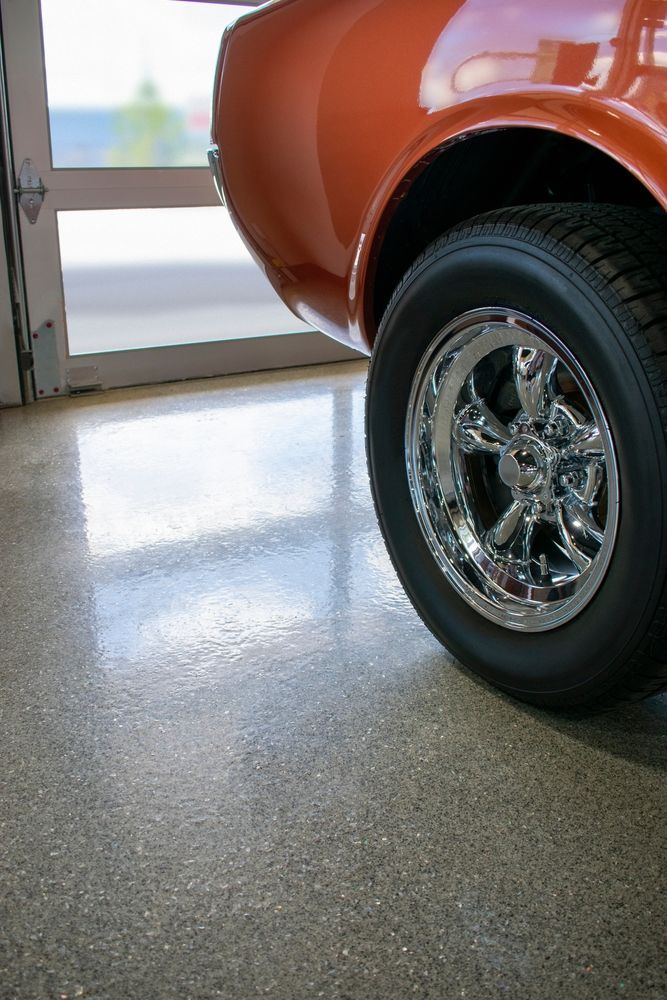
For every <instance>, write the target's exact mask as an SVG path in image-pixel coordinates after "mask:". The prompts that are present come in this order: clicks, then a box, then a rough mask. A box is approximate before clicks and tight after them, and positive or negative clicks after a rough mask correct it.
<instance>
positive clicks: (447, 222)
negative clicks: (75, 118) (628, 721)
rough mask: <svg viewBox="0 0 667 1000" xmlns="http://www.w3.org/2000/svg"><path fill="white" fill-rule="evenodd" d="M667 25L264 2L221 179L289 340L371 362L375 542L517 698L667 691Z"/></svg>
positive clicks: (225, 69)
mask: <svg viewBox="0 0 667 1000" xmlns="http://www.w3.org/2000/svg"><path fill="white" fill-rule="evenodd" d="M666 16H667V3H665V2H664V0H559V2H558V3H535V2H533V0H419V2H413V3H406V0H274V2H272V3H267V4H264V5H263V6H262V7H259V8H258V9H257V10H255V11H252V12H251V13H249V14H246V15H245V16H243V17H241V18H239V19H238V21H237V22H236V23H235V24H234V25H232V27H231V28H230V29H228V31H227V32H226V33H225V36H224V38H223V41H222V45H221V51H220V58H219V63H218V69H217V74H216V80H215V93H214V105H213V123H212V146H211V149H210V151H209V160H210V164H211V168H212V170H213V173H214V177H215V180H216V184H217V186H218V190H219V192H220V194H221V196H222V198H223V199H224V201H225V203H226V205H227V207H228V209H229V212H230V213H231V216H232V218H233V219H234V221H235V223H236V226H237V227H238V230H239V232H240V233H241V236H242V237H243V239H244V240H245V243H246V244H247V246H248V248H249V249H250V251H251V253H252V254H253V255H254V257H255V259H256V260H257V262H258V264H259V265H260V267H262V268H263V269H264V271H265V273H266V275H267V276H268V278H269V280H270V281H271V283H272V284H273V286H274V288H275V289H276V291H277V292H278V294H279V295H280V296H281V297H282V299H283V300H284V301H285V302H286V303H287V305H288V306H290V307H291V308H292V309H293V311H294V312H295V313H296V314H298V315H299V316H300V317H302V318H303V319H305V320H307V321H308V322H309V323H312V324H313V325H314V326H316V327H318V328H319V329H320V330H323V331H324V332H325V333H327V334H329V335H330V336H332V337H335V338H337V339H338V340H340V341H342V342H345V343H347V344H350V345H352V346H354V347H356V348H358V349H360V350H362V351H365V352H367V353H368V354H370V355H371V362H370V367H369V375H368V389H367V407H366V420H367V442H368V462H369V470H370V479H371V485H372V491H373V495H374V499H375V505H376V509H377V514H378V519H379V522H380V526H381V529H382V532H383V534H384V538H385V541H386V544H387V547H388V549H389V552H390V555H391V557H392V560H393V563H394V566H395V568H396V571H397V573H398V575H399V577H400V579H401V581H402V583H403V585H404V587H405V589H406V591H407V593H408V595H409V596H410V598H411V600H412V602H413V603H414V605H415V607H416V609H417V611H418V612H419V614H420V615H421V617H422V618H423V620H424V622H425V623H426V625H428V627H429V628H430V629H431V630H432V631H433V633H434V634H435V635H436V636H437V637H438V638H439V639H441V640H442V642H443V643H444V644H445V645H446V646H447V647H448V648H449V649H450V650H451V651H452V652H453V653H454V654H455V655H456V656H457V657H458V658H459V660H460V661H462V662H463V663H464V664H467V665H468V666H469V667H471V668H472V669H473V670H474V671H476V672H477V673H479V674H480V675H481V676H482V677H484V678H486V679H487V680H488V681H490V682H492V683H494V684H496V685H497V686H499V687H501V688H502V689H504V690H505V691H508V692H510V693H512V694H513V695H515V696H517V697H519V698H523V699H524V700H527V701H531V702H534V703H538V704H543V705H551V706H590V705H595V706H598V707H604V706H611V705H614V704H616V703H617V702H619V701H622V700H628V699H636V698H640V697H643V696H645V695H647V694H651V693H653V692H655V691H657V690H658V689H659V688H660V687H661V686H662V685H664V683H665V679H666V677H667V663H666V659H667V640H666V636H667V630H666V621H667V591H666V581H667V441H666V428H667V393H666V390H665V382H666V373H667V220H666V217H665V210H666V209H667V28H666Z"/></svg>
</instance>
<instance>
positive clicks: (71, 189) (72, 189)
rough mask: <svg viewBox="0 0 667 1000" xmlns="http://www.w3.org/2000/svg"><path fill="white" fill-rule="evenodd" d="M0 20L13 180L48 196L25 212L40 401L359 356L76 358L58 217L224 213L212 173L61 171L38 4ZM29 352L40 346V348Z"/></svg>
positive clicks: (341, 352)
mask: <svg viewBox="0 0 667 1000" xmlns="http://www.w3.org/2000/svg"><path fill="white" fill-rule="evenodd" d="M198 2H202V0H198ZM203 2H208V0H203ZM232 2H234V0H232ZM248 5H249V6H256V5H257V4H253V3H252V2H251V3H250V4H248ZM0 15H1V18H2V29H3V48H4V59H5V65H6V85H7V104H8V114H9V125H10V128H11V144H12V148H13V177H14V178H17V177H18V174H19V171H20V169H21V164H22V163H23V161H24V160H25V159H30V160H31V161H32V164H33V165H34V167H35V169H36V170H37V172H38V174H39V176H40V178H41V180H42V183H43V184H44V186H45V187H46V189H47V193H46V196H45V198H44V202H43V204H42V206H41V210H40V212H39V216H38V218H37V220H36V222H34V223H32V224H31V223H30V222H29V220H28V219H27V217H26V216H25V213H24V212H23V211H19V212H18V216H19V229H20V242H21V252H22V257H23V264H24V267H23V273H24V280H25V299H26V303H25V304H26V314H27V322H28V323H29V331H30V333H29V337H30V338H34V337H35V334H36V333H37V336H40V335H41V336H42V340H41V341H40V344H39V345H38V347H39V349H43V348H44V347H45V346H46V345H45V342H44V338H45V335H46V334H48V336H49V337H50V339H51V342H52V343H51V347H52V349H55V354H54V357H53V359H52V361H53V371H54V376H53V378H52V379H51V381H50V382H49V383H48V384H47V385H45V386H44V385H43V386H42V387H41V388H39V389H38V390H37V391H38V392H39V396H40V397H42V398H43V397H47V396H53V395H64V394H67V393H68V392H69V391H70V384H73V385H74V387H76V386H77V385H80V384H83V383H85V382H86V379H85V377H84V374H85V373H87V372H90V371H95V372H96V378H98V379H99V382H100V384H101V387H102V388H114V387H119V386H127V385H138V384H145V383H150V382H161V381H172V380H177V379H188V378H201V377H205V376H209V375H210V376H213V375H224V374H228V373H232V372H242V371H258V370H265V369H270V368H276V367H289V366H293V365H301V364H317V363H324V362H331V361H343V360H347V359H355V358H356V359H358V358H359V357H360V355H359V354H358V353H357V352H356V351H352V350H351V349H350V348H348V347H346V346H344V345H342V344H339V343H336V342H335V341H332V340H331V339H330V338H328V337H325V336H324V335H323V334H321V333H318V332H312V333H295V334H281V335H276V336H263V337H250V338H243V339H241V340H220V341H212V342H205V343H197V344H186V345H175V346H164V347H146V348H137V349H133V350H120V351H105V352H100V353H95V354H76V355H70V354H69V351H68V346H67V333H66V329H67V328H66V317H65V303H64V290H63V282H62V268H61V259H60V245H59V237H58V223H57V212H58V211H60V210H63V211H85V210H96V209H132V208H179V207H188V208H190V207H200V206H218V207H219V208H220V211H225V209H224V208H223V207H222V206H221V205H220V203H219V200H218V196H217V193H216V191H215V187H214V185H213V181H212V178H211V176H210V172H209V169H208V167H207V166H202V167H176V168H152V167H151V168H138V169H132V168H116V167H114V168H88V169H63V168H55V169H54V167H53V165H52V158H51V138H50V128H49V116H48V106H47V89H46V65H45V58H44V42H43V35H42V21H41V11H40V0H0ZM202 157H203V158H204V157H205V150H202ZM47 328H48V329H47ZM38 331H39V333H38ZM53 341H55V344H54V343H53ZM32 346H33V347H36V346H37V345H36V344H35V343H34V342H33V343H32ZM56 372H57V374H55V373H56ZM79 376H81V377H79ZM52 383H55V384H52ZM33 391H35V388H34V385H33Z"/></svg>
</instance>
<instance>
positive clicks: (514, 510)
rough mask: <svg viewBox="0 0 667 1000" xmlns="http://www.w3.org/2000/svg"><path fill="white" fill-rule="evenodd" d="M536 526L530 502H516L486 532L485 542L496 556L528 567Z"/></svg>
mask: <svg viewBox="0 0 667 1000" xmlns="http://www.w3.org/2000/svg"><path fill="white" fill-rule="evenodd" d="M535 524H536V520H535V516H534V515H533V514H532V513H531V510H530V505H529V504H528V502H527V501H525V500H515V501H514V503H512V504H511V505H510V506H509V507H508V508H507V510H506V511H505V512H504V513H503V514H501V516H500V517H499V518H498V520H497V521H496V523H495V524H494V526H493V527H492V528H490V529H489V531H487V532H486V534H485V536H484V541H485V543H486V545H488V547H489V548H490V549H491V551H492V552H494V553H495V554H496V555H498V556H503V557H504V558H506V559H510V560H512V561H513V562H519V563H524V564H526V565H527V564H528V562H529V561H530V548H531V544H532V540H533V534H534V532H535Z"/></svg>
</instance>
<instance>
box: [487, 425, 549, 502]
mask: <svg viewBox="0 0 667 1000" xmlns="http://www.w3.org/2000/svg"><path fill="white" fill-rule="evenodd" d="M549 470H550V462H549V456H548V455H547V453H546V452H545V451H544V449H543V448H542V447H541V446H540V443H539V442H538V441H533V440H531V439H527V438H520V439H515V440H514V441H512V442H511V443H510V445H509V447H508V448H507V450H506V451H505V453H504V454H503V455H502V456H501V459H500V461H499V463H498V475H499V476H500V478H501V479H502V481H503V482H504V483H505V485H506V486H509V487H510V489H513V490H526V491H531V490H534V489H535V488H536V487H540V486H542V484H543V483H544V482H545V480H546V479H547V477H548V473H549Z"/></svg>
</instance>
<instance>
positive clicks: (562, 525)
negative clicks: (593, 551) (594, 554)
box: [556, 508, 592, 573]
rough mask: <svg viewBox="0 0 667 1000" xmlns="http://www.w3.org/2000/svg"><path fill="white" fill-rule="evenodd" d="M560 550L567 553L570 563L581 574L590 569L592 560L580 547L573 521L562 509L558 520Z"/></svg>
mask: <svg viewBox="0 0 667 1000" xmlns="http://www.w3.org/2000/svg"><path fill="white" fill-rule="evenodd" d="M556 523H557V528H558V538H559V543H557V544H559V548H560V549H561V550H562V551H563V552H564V553H565V555H566V556H567V558H568V559H569V560H570V562H572V563H574V565H575V566H576V567H577V569H578V571H579V572H580V573H583V572H584V571H585V570H587V569H588V567H589V566H590V564H591V562H592V560H591V557H590V556H587V555H586V553H585V552H583V551H582V550H581V549H580V548H579V546H578V545H577V540H576V539H575V537H574V534H573V532H572V527H573V524H572V519H571V518H570V517H569V516H568V515H567V514H566V513H565V511H564V510H563V509H562V508H561V510H560V511H559V512H558V518H557V522H556Z"/></svg>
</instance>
